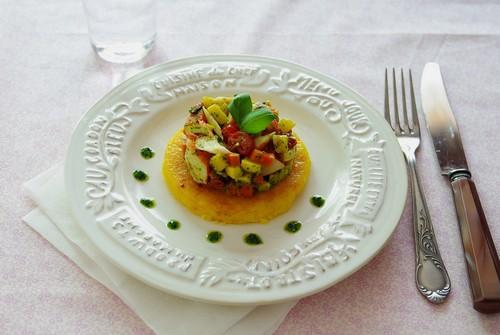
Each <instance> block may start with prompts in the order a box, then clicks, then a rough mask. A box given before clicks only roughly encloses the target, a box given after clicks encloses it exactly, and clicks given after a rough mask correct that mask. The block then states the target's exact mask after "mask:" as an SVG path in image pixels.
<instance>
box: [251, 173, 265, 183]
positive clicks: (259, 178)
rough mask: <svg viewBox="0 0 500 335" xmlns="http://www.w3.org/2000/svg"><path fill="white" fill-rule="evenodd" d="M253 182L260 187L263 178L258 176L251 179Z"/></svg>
mask: <svg viewBox="0 0 500 335" xmlns="http://www.w3.org/2000/svg"><path fill="white" fill-rule="evenodd" d="M253 182H254V183H256V184H257V185H262V184H264V176H261V175H258V176H255V177H254V178H253Z"/></svg>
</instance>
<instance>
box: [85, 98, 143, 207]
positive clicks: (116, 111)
mask: <svg viewBox="0 0 500 335" xmlns="http://www.w3.org/2000/svg"><path fill="white" fill-rule="evenodd" d="M146 112H149V105H148V104H147V103H146V102H145V101H143V99H141V98H134V99H132V101H130V103H125V102H121V103H118V104H116V105H115V106H113V107H111V108H109V109H106V110H105V111H104V113H103V114H101V115H98V116H97V117H96V118H95V119H94V120H92V121H91V122H90V125H89V127H88V128H89V129H88V131H87V133H86V139H85V147H84V149H83V151H84V159H85V162H86V163H87V166H86V170H85V172H86V173H85V184H87V185H88V187H87V189H86V191H85V192H86V196H87V199H88V201H87V202H86V204H85V205H86V207H87V208H91V209H92V211H93V212H94V214H96V215H98V214H100V213H102V212H103V211H109V210H112V209H113V208H114V206H115V204H117V203H122V202H123V201H124V198H123V196H122V195H120V194H119V193H118V192H115V191H114V188H115V169H116V167H117V165H118V163H119V161H120V153H121V146H122V143H123V139H124V138H125V135H126V134H127V130H128V128H129V127H130V125H131V123H132V115H134V114H143V113H146Z"/></svg>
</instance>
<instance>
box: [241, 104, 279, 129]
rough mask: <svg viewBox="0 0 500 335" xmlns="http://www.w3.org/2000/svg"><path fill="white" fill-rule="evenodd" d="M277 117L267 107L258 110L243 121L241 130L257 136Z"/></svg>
mask: <svg viewBox="0 0 500 335" xmlns="http://www.w3.org/2000/svg"><path fill="white" fill-rule="evenodd" d="M275 119H276V116H275V115H274V114H273V112H271V110H270V109H269V108H267V107H259V108H256V109H255V110H254V111H253V112H252V113H250V114H248V115H247V116H246V118H244V119H243V122H242V124H241V127H240V129H241V130H243V131H244V132H247V133H249V134H257V133H260V132H261V131H263V130H264V129H266V128H267V126H269V124H270V123H271V122H273V120H275Z"/></svg>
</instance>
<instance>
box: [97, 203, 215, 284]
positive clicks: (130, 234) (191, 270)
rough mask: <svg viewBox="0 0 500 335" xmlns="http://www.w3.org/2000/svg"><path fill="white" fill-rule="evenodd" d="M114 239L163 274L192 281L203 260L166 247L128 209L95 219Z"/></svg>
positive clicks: (158, 235)
mask: <svg viewBox="0 0 500 335" xmlns="http://www.w3.org/2000/svg"><path fill="white" fill-rule="evenodd" d="M97 221H98V222H99V224H100V225H101V227H103V229H104V230H105V231H106V232H107V233H108V234H110V235H111V236H112V237H113V238H117V237H118V238H120V241H121V242H122V245H125V246H126V248H127V249H129V250H131V251H133V252H135V253H138V254H139V255H142V256H144V258H145V259H146V261H147V262H148V263H150V264H153V265H155V266H160V267H161V268H162V269H163V270H164V271H167V272H169V273H173V274H176V275H178V276H181V277H184V278H187V279H191V280H192V279H195V276H196V274H197V273H198V271H199V269H200V266H201V264H202V263H203V261H204V259H205V257H203V256H198V255H195V254H193V253H186V252H185V251H183V250H181V249H179V248H176V247H173V246H171V245H169V243H168V242H167V241H165V240H164V239H163V238H162V237H161V235H160V234H159V233H158V232H156V231H155V230H154V229H149V228H148V227H147V226H144V225H141V224H139V223H137V222H138V220H137V219H136V218H135V217H134V215H133V213H132V212H131V211H130V209H128V208H127V207H122V208H120V209H119V210H117V211H114V212H113V213H112V214H111V215H107V216H101V217H100V218H98V219H97Z"/></svg>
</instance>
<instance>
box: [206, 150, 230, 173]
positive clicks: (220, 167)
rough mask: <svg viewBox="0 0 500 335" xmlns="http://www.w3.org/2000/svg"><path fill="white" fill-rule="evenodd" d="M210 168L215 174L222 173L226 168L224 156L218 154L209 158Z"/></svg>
mask: <svg viewBox="0 0 500 335" xmlns="http://www.w3.org/2000/svg"><path fill="white" fill-rule="evenodd" d="M210 166H211V167H212V168H213V169H214V170H215V172H222V171H224V169H225V168H226V167H227V160H226V156H225V155H224V154H222V153H220V152H219V153H218V154H216V155H215V156H212V158H210Z"/></svg>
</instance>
